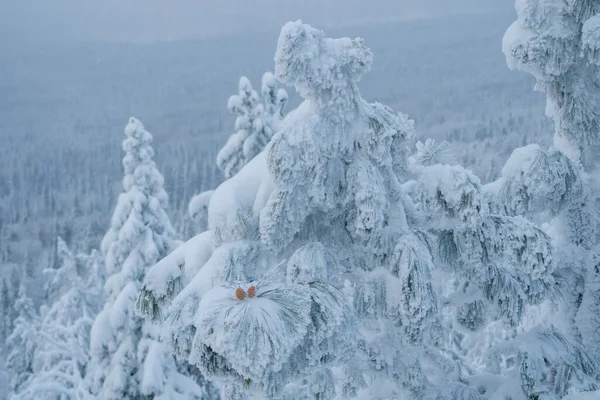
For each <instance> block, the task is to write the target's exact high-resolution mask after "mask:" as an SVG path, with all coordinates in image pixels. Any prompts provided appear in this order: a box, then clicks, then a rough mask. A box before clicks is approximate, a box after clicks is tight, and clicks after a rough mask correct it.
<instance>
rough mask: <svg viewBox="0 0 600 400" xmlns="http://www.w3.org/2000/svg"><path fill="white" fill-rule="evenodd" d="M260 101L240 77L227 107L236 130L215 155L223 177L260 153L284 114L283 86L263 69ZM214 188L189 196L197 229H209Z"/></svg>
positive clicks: (286, 99) (285, 102) (245, 79)
mask: <svg viewBox="0 0 600 400" xmlns="http://www.w3.org/2000/svg"><path fill="white" fill-rule="evenodd" d="M261 94H262V102H261V98H260V96H259V95H258V93H257V92H256V91H255V90H253V89H252V84H251V83H250V80H249V79H248V78H246V77H245V76H242V77H241V78H240V82H239V93H238V94H235V95H233V96H231V97H230V98H229V100H228V102H227V109H228V110H229V112H231V113H232V114H235V115H237V118H236V120H235V130H236V132H235V133H234V134H233V135H231V136H230V137H229V139H228V140H227V143H225V146H223V148H222V149H221V150H220V151H219V153H218V155H217V166H218V167H219V168H220V169H221V170H222V171H223V174H224V175H225V178H226V179H229V178H231V177H232V176H234V175H235V174H237V173H238V172H239V171H240V170H241V169H242V167H243V166H244V165H246V164H247V163H249V162H250V161H251V160H252V159H253V158H254V157H255V156H256V155H257V154H258V153H260V152H261V151H262V150H263V149H264V148H265V146H266V145H267V143H268V142H269V140H271V137H272V136H273V134H275V132H277V129H278V128H279V124H280V123H281V120H282V119H283V117H284V114H283V110H284V108H285V106H286V104H287V101H288V94H287V92H286V91H285V89H282V88H279V89H278V88H277V80H276V79H275V76H274V75H273V73H271V72H265V73H264V74H263V77H262V85H261ZM213 192H214V191H213V190H207V191H205V192H202V193H200V194H198V195H196V196H194V197H193V198H192V200H191V201H190V204H189V207H188V212H189V215H190V217H191V218H192V220H193V221H194V222H195V223H196V226H197V228H198V231H199V232H204V231H205V230H206V229H208V203H209V202H210V198H211V196H212V194H213Z"/></svg>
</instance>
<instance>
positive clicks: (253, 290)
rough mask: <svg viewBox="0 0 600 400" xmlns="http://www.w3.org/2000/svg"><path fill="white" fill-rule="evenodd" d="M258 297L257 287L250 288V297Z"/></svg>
mask: <svg viewBox="0 0 600 400" xmlns="http://www.w3.org/2000/svg"><path fill="white" fill-rule="evenodd" d="M254 296H256V286H250V287H249V288H248V297H250V298H253V297H254Z"/></svg>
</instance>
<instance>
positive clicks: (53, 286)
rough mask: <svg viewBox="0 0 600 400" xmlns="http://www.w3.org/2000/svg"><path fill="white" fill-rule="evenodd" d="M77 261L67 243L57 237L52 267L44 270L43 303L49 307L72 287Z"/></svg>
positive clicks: (75, 276)
mask: <svg viewBox="0 0 600 400" xmlns="http://www.w3.org/2000/svg"><path fill="white" fill-rule="evenodd" d="M76 263H77V261H76V259H75V255H74V254H73V253H72V252H71V250H70V249H69V246H68V245H67V243H66V242H65V241H64V240H63V239H62V238H61V237H60V236H59V237H58V239H57V241H56V251H55V260H54V265H53V266H52V267H50V268H46V269H44V275H45V276H46V278H45V283H44V291H45V302H46V304H47V305H49V306H51V305H52V304H53V303H54V302H55V301H56V300H58V299H59V298H60V297H61V296H62V295H63V294H64V293H65V291H67V290H69V289H70V288H72V287H73V285H74V283H75V280H76V279H77V276H78V272H77V264H76Z"/></svg>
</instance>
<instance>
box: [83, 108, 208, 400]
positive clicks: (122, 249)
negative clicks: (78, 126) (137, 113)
mask: <svg viewBox="0 0 600 400" xmlns="http://www.w3.org/2000/svg"><path fill="white" fill-rule="evenodd" d="M125 135H126V138H125V140H124V141H123V150H124V151H125V157H124V159H123V167H124V170H125V177H124V179H123V189H124V192H123V193H122V194H121V195H120V196H119V200H118V203H117V206H116V208H115V212H114V214H113V217H112V221H111V226H110V229H109V231H108V232H107V233H106V235H105V237H104V239H103V241H102V253H103V255H104V257H105V265H106V270H107V275H108V278H107V280H106V284H105V291H106V304H105V306H104V308H103V310H102V311H101V312H100V313H99V314H98V316H97V317H96V319H95V321H94V323H93V326H92V330H91V363H90V368H89V371H88V379H89V382H90V391H91V393H92V394H93V395H95V396H97V397H98V398H102V399H104V400H109V399H139V398H153V397H156V398H160V397H161V396H166V398H182V399H194V398H201V396H202V393H203V392H202V389H201V388H200V387H199V386H198V385H196V384H195V382H194V381H193V380H192V379H190V378H188V377H186V376H183V375H182V374H181V373H179V371H178V369H177V366H176V364H175V361H174V359H173V357H172V356H170V355H166V354H164V352H163V350H162V344H161V342H160V338H159V336H158V332H157V329H156V327H155V326H154V325H153V324H152V323H149V322H144V321H143V320H142V319H141V318H139V317H137V316H136V315H135V314H134V303H135V299H136V297H137V293H138V291H139V289H140V286H141V282H142V280H143V278H144V275H145V274H146V271H147V269H148V268H149V267H150V266H152V265H153V264H155V263H156V262H157V261H158V260H160V259H161V258H162V257H164V256H165V255H167V254H168V253H169V252H170V251H171V250H172V249H173V248H175V246H176V245H177V244H178V241H177V240H176V239H175V232H174V229H173V227H172V226H171V222H170V221H169V217H168V216H167V213H166V211H165V209H166V207H167V203H168V196H167V193H166V192H165V190H164V187H163V185H164V182H163V177H162V175H161V174H160V173H159V172H158V170H157V169H156V166H155V164H154V162H153V161H152V157H153V156H154V151H153V149H152V147H151V146H150V144H151V142H152V135H151V134H150V133H149V132H148V131H146V130H145V129H144V126H143V125H142V123H141V122H140V121H138V120H137V119H135V118H131V119H130V120H129V123H128V124H127V126H126V127H125Z"/></svg>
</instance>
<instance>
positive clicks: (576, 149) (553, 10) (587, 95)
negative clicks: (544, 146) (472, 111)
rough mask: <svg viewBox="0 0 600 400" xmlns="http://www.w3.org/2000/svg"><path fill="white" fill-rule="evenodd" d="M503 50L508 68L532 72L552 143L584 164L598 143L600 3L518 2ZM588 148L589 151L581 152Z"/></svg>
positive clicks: (587, 0)
mask: <svg viewBox="0 0 600 400" xmlns="http://www.w3.org/2000/svg"><path fill="white" fill-rule="evenodd" d="M516 10H517V17H518V19H517V21H515V22H514V23H513V24H512V25H511V26H510V28H508V30H507V31H506V34H505V36H504V40H503V50H504V53H505V55H506V59H507V62H508V65H509V67H510V68H513V69H519V70H522V71H525V72H528V73H530V74H532V75H533V76H534V77H535V78H536V81H537V84H536V88H537V89H538V90H541V91H543V92H545V93H546V100H547V107H546V111H547V114H548V115H549V116H551V117H552V118H553V119H554V122H555V128H556V130H555V137H554V145H555V147H556V148H557V149H559V150H561V151H563V152H564V153H565V154H566V155H567V156H568V157H569V158H570V159H571V160H573V162H575V163H578V164H583V165H587V166H591V165H593V162H594V161H595V160H594V159H593V157H592V159H590V160H586V158H587V157H588V156H592V154H594V153H595V148H596V146H597V145H598V144H600V133H599V132H600V109H599V108H598V105H599V104H600V92H599V91H598V90H597V89H596V88H597V87H598V85H600V74H599V73H598V72H599V71H600V70H599V67H600V58H599V55H600V53H598V49H600V29H599V27H600V15H598V14H599V13H600V4H599V3H598V2H597V1H595V0H567V1H560V0H545V1H540V0H519V1H517V2H516ZM586 152H588V153H589V154H586Z"/></svg>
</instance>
